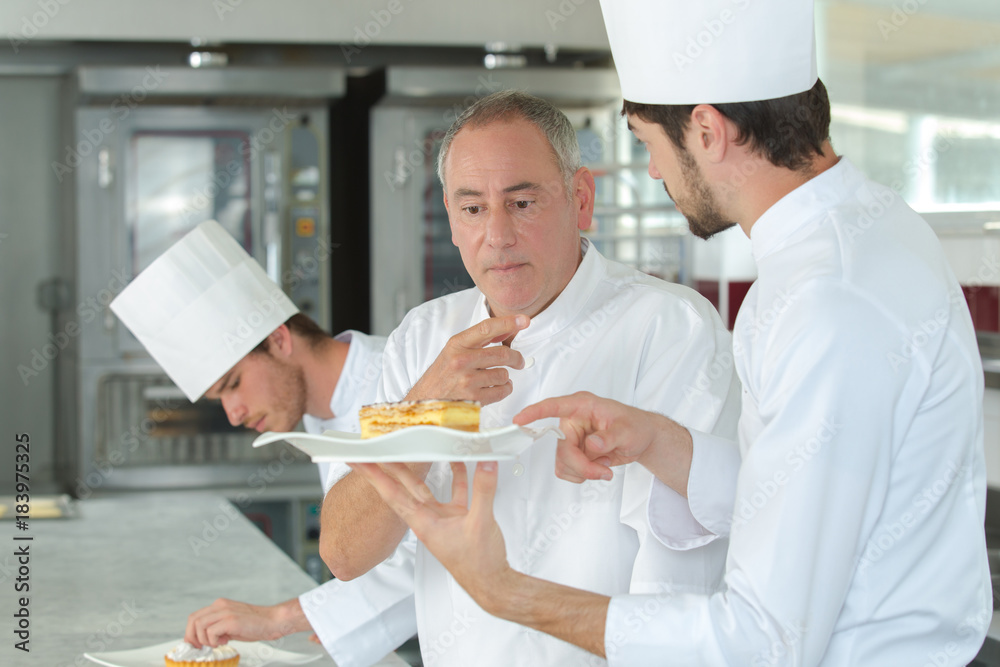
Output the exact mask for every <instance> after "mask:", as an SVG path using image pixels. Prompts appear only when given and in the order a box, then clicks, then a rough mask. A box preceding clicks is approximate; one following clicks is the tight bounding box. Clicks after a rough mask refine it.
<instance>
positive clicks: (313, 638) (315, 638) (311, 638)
mask: <svg viewBox="0 0 1000 667" xmlns="http://www.w3.org/2000/svg"><path fill="white" fill-rule="evenodd" d="M309 641H311V642H312V643H313V644H322V643H323V642H321V641H320V640H319V635H317V634H316V633H315V632H314V633H312V634H311V635H309Z"/></svg>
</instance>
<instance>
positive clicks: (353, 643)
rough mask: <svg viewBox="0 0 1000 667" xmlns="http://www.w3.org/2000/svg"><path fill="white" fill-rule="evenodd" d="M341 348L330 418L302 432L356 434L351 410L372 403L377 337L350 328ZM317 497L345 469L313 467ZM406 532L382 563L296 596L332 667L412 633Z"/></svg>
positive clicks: (361, 660) (355, 662) (376, 653)
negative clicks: (318, 488) (343, 350)
mask: <svg viewBox="0 0 1000 667" xmlns="http://www.w3.org/2000/svg"><path fill="white" fill-rule="evenodd" d="M334 338H335V339H336V340H339V341H342V342H345V343H349V344H350V347H348V348H347V357H346V358H345V360H344V368H343V369H342V370H341V373H340V378H339V379H338V380H337V386H336V388H335V389H334V391H333V396H331V397H330V411H331V412H333V415H334V416H333V418H332V419H326V420H322V419H319V418H318V417H314V416H312V415H305V416H304V417H303V418H302V422H303V425H304V426H305V429H306V431H308V432H309V433H322V432H323V431H328V430H335V431H348V432H352V433H357V432H358V431H360V426H359V423H358V410H359V409H360V408H361V406H363V405H367V404H369V403H374V402H375V395H376V391H377V389H378V379H379V375H381V372H382V351H383V349H384V348H385V338H384V337H380V336H369V335H366V334H363V333H360V332H358V331H345V332H343V333H341V334H339V335H337V336H335V337H334ZM319 466H320V480H321V481H322V482H323V493H324V494H325V493H326V492H327V491H329V490H330V487H332V486H333V485H334V484H336V483H337V481H339V480H340V478H341V477H343V476H344V475H346V474H347V473H348V472H350V468H348V467H347V465H346V464H343V463H338V464H334V465H332V466H331V465H330V464H325V463H320V464H319ZM415 545H416V540H415V539H414V537H413V534H412V533H407V535H406V538H404V540H403V542H402V543H401V544H400V546H399V547H398V548H397V550H396V552H395V553H394V554H393V555H392V556H390V557H389V558H388V559H386V560H385V561H384V562H382V563H381V564H379V565H378V566H376V567H375V568H373V569H372V570H370V571H369V572H367V573H366V574H364V575H362V576H360V577H358V578H356V579H352V580H351V581H339V580H337V579H333V580H330V581H328V582H326V583H325V584H323V585H322V586H319V587H317V588H314V589H312V590H310V591H307V592H305V593H303V594H302V595H300V596H299V603H300V604H301V605H302V611H303V612H305V615H306V618H307V619H308V620H309V624H310V625H311V626H312V628H313V630H314V631H315V632H316V634H317V636H319V639H320V641H321V642H322V643H323V648H325V649H326V650H327V652H328V653H329V654H330V655H331V656H332V657H333V659H334V660H336V661H337V664H338V665H339V667H365V666H367V665H371V664H373V663H375V662H378V661H379V660H381V659H382V658H383V657H385V655H386V654H387V653H389V652H390V651H393V650H394V649H396V648H397V647H398V646H399V645H400V644H402V643H403V642H405V641H406V640H407V639H409V638H410V637H412V636H413V635H414V634H416V631H417V619H416V610H415V608H414V606H413V551H414V547H415Z"/></svg>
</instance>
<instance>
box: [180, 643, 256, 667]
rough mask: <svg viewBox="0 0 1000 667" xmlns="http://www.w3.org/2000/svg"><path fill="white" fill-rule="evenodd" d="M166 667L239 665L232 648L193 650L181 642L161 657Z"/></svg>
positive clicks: (237, 655)
mask: <svg viewBox="0 0 1000 667" xmlns="http://www.w3.org/2000/svg"><path fill="white" fill-rule="evenodd" d="M163 660H164V662H165V663H166V667H236V666H237V665H238V664H240V654H239V653H237V652H236V649H234V648H233V647H232V646H229V645H228V644H223V645H222V646H216V647H215V648H212V647H211V646H202V647H201V648H195V647H193V646H191V645H190V644H188V643H187V642H181V643H180V644H178V645H177V646H175V647H173V648H172V649H170V653H167V654H166V655H165V656H163Z"/></svg>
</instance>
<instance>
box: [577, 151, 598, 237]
mask: <svg viewBox="0 0 1000 667" xmlns="http://www.w3.org/2000/svg"><path fill="white" fill-rule="evenodd" d="M596 191H597V186H596V185H595V184H594V175H593V174H592V173H591V172H590V170H589V169H587V168H586V167H580V168H579V169H577V170H576V173H575V174H573V208H574V210H575V212H576V227H577V229H579V230H581V231H582V230H585V229H590V226H591V225H592V224H593V222H594V196H595V193H596Z"/></svg>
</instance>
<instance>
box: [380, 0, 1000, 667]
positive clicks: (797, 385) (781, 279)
mask: <svg viewBox="0 0 1000 667" xmlns="http://www.w3.org/2000/svg"><path fill="white" fill-rule="evenodd" d="M603 9H604V15H605V21H606V23H607V27H608V36H609V38H610V40H611V46H612V50H613V52H614V56H615V62H616V64H617V67H618V70H619V75H620V77H621V82H622V91H623V93H624V96H625V98H626V100H627V101H626V103H625V109H624V110H625V113H626V114H627V116H628V121H629V124H630V126H631V127H632V129H633V131H634V133H635V135H636V137H637V138H638V139H639V141H641V142H643V143H644V144H645V145H646V147H647V148H648V150H649V154H650V164H649V173H650V176H652V177H653V178H656V179H662V180H663V183H664V186H665V187H666V188H668V190H669V192H670V193H671V195H672V196H673V198H674V201H675V202H676V204H677V206H678V208H679V209H680V210H681V211H682V212H683V213H684V214H685V215H686V216H687V217H688V219H689V220H690V222H691V228H692V230H693V231H695V232H696V233H698V234H699V235H702V236H708V235H710V234H712V233H714V232H717V231H719V230H721V229H724V228H726V227H728V226H732V225H734V224H738V225H739V226H740V227H741V228H742V229H743V231H744V232H746V233H747V235H748V236H750V239H751V243H752V248H753V254H754V257H755V259H756V261H757V266H758V270H759V278H758V279H757V281H756V283H755V284H754V286H753V287H752V289H751V291H750V293H749V295H748V296H747V299H746V301H744V303H743V305H742V307H741V309H740V312H739V316H738V318H737V320H736V329H735V333H734V336H735V339H734V354H735V359H736V367H737V370H738V372H739V376H740V379H741V380H742V383H743V388H744V389H743V413H742V416H741V419H740V428H739V440H738V445H739V452H740V453H741V454H742V461H741V462H740V461H738V459H737V456H736V455H735V451H734V448H733V444H734V443H732V442H727V441H726V440H724V439H721V438H717V437H713V436H710V435H707V434H704V433H701V432H699V431H698V430H696V429H692V428H690V425H689V424H688V425H687V428H685V427H683V426H680V425H679V424H678V423H677V422H675V421H672V420H670V419H667V418H665V417H662V416H660V415H654V414H650V413H647V412H643V411H641V410H636V409H634V408H630V407H627V406H624V405H621V404H619V403H615V402H614V401H607V400H602V399H598V398H596V397H593V396H589V395H578V396H573V397H569V398H561V399H554V400H549V401H545V402H542V403H541V404H539V405H536V406H532V407H529V408H528V409H526V410H525V411H524V412H522V413H521V414H520V415H519V416H518V417H517V418H516V420H515V421H517V422H518V423H526V422H529V421H531V420H533V419H536V418H540V417H561V418H562V422H561V423H562V425H563V427H564V429H565V430H566V431H567V434H568V435H569V438H568V442H567V446H565V447H563V448H561V449H560V454H563V455H564V456H562V457H561V465H562V469H563V470H565V475H566V476H567V478H570V479H583V478H590V477H600V476H602V475H605V474H606V473H607V471H608V470H609V468H608V467H607V466H610V465H617V464H622V463H629V462H631V461H636V460H638V461H641V462H643V464H644V465H645V466H646V467H647V468H648V469H650V470H651V471H653V472H654V473H655V474H656V476H657V478H658V479H657V481H656V482H655V485H654V488H653V491H652V493H651V496H650V501H649V506H648V515H647V516H648V518H649V521H650V524H649V529H650V530H651V531H652V534H653V535H655V536H656V538H657V539H659V540H661V541H662V542H663V544H665V545H667V546H670V547H672V548H676V547H678V546H683V545H684V543H685V540H686V539H688V536H689V535H690V534H691V527H690V525H689V524H688V523H686V522H685V523H679V522H678V521H677V517H678V516H680V515H679V514H677V513H676V511H675V508H676V506H677V500H678V498H679V497H681V496H683V495H685V494H686V497H687V502H686V504H687V507H688V509H689V514H690V515H693V516H694V517H696V518H697V521H698V522H699V523H700V524H701V525H702V526H703V527H704V528H705V531H706V532H713V533H715V534H717V535H720V536H721V535H724V534H729V536H730V546H729V556H728V560H727V564H726V575H725V587H724V590H722V591H720V592H718V593H715V594H712V595H699V594H694V595H673V596H651V595H644V596H627V595H615V596H612V597H611V598H610V599H609V598H608V597H605V596H599V595H593V594H587V593H584V592H583V591H573V590H567V589H566V588H564V587H561V586H558V585H556V584H553V583H549V582H543V581H540V580H538V579H532V578H530V577H527V576H525V575H523V574H520V573H518V572H514V571H513V570H514V569H517V564H516V563H510V564H508V563H507V562H506V561H505V560H504V558H503V552H502V550H501V549H499V548H498V546H497V543H498V542H499V541H500V538H499V537H498V533H497V532H496V530H495V527H496V524H495V523H494V522H493V521H492V519H491V515H490V505H491V502H492V500H493V485H494V484H495V483H496V475H495V473H491V474H483V473H477V479H476V483H475V486H474V491H473V499H472V503H471V509H467V508H466V507H465V503H464V502H456V503H453V504H451V505H448V506H442V505H439V504H436V503H433V502H424V501H423V497H422V496H420V495H419V491H420V487H419V485H418V484H416V481H415V480H414V479H413V478H412V476H409V475H406V474H405V473H406V471H402V473H401V477H402V479H403V481H404V482H405V484H406V487H403V486H401V485H399V484H396V483H395V482H394V481H393V480H391V479H389V478H388V477H386V476H385V475H384V474H380V473H379V471H377V470H369V471H367V472H368V473H369V474H370V475H371V476H372V479H373V481H375V483H376V484H377V485H378V488H379V489H380V490H381V491H382V492H383V494H384V495H385V496H386V497H387V498H390V499H391V501H392V502H393V505H394V506H395V507H397V508H398V510H399V511H401V512H403V514H404V516H406V517H407V518H408V520H409V521H410V523H411V525H412V526H413V527H414V530H415V532H416V533H417V536H418V537H419V538H420V539H421V540H423V541H424V542H425V543H426V544H427V545H428V546H429V547H430V550H431V552H432V553H434V554H435V555H436V556H437V557H438V558H439V559H441V561H442V562H443V563H444V565H446V566H447V567H449V568H450V570H451V572H452V573H453V574H454V575H455V577H456V579H457V580H458V582H459V583H460V584H461V585H463V586H464V587H465V588H466V590H468V591H470V592H472V593H473V597H474V598H475V599H477V600H480V601H481V602H484V604H486V605H489V608H491V609H492V610H493V611H494V613H497V614H498V615H500V616H501V617H503V618H507V619H510V620H513V621H517V622H521V623H525V624H527V625H530V626H533V627H536V628H539V629H543V630H546V631H548V632H551V633H553V634H555V635H556V636H558V637H561V638H563V639H565V640H567V641H570V642H573V643H575V644H577V645H580V646H585V647H588V648H590V649H591V650H592V651H594V652H596V653H598V654H607V656H608V658H609V662H610V663H611V664H617V665H629V666H633V665H653V664H656V665H660V664H665V663H667V662H669V663H670V664H683V665H751V666H754V665H830V666H833V665H852V666H871V667H875V666H879V667H881V666H883V665H935V666H937V665H942V666H943V665H965V664H967V663H968V662H969V661H970V660H971V659H972V658H973V656H975V655H976V652H977V651H978V649H979V647H980V644H981V643H982V640H983V637H984V634H985V632H986V629H987V626H988V625H989V622H990V618H991V615H992V605H991V587H990V577H989V572H988V569H987V561H986V545H985V540H984V534H983V520H984V505H985V486H986V485H985V474H984V463H983V431H982V413H981V405H982V391H983V375H982V368H981V364H980V360H979V352H978V348H977V345H976V338H975V335H974V332H973V327H972V322H971V319H970V317H969V312H968V309H967V307H966V304H965V301H964V298H963V295H962V291H961V288H960V286H959V285H958V283H957V282H956V280H955V278H954V276H953V275H952V272H951V271H950V270H949V268H948V265H947V262H946V261H945V257H944V255H943V253H942V250H941V247H940V245H939V243H938V241H937V239H936V238H935V235H934V233H933V232H932V231H931V229H930V228H929V227H928V225H927V224H926V223H925V222H924V221H923V220H922V219H921V218H920V217H919V216H918V215H916V214H915V213H914V212H913V211H912V210H911V209H910V208H909V207H908V206H907V205H906V204H905V202H903V201H902V200H901V199H900V198H899V197H898V196H897V195H896V194H895V193H894V192H893V191H892V190H890V189H888V188H885V187H882V186H880V185H878V184H875V183H873V182H871V181H869V180H867V179H866V178H865V177H864V175H863V174H861V173H860V172H859V171H858V170H857V169H856V168H855V167H854V166H853V165H852V164H851V163H850V162H849V161H848V160H847V159H846V158H842V157H838V156H837V155H835V154H834V152H833V148H832V147H831V145H830V142H829V140H828V129H829V101H828V99H827V96H826V91H825V88H824V87H823V84H822V83H821V82H820V81H819V80H818V79H817V77H816V70H815V57H814V51H813V49H814V47H813V24H812V6H811V3H807V2H800V1H798V0H796V1H795V2H781V3H755V4H752V5H751V4H749V3H743V4H741V3H730V2H728V1H725V2H721V1H712V2H699V3H681V2H662V1H661V0H657V1H655V2H653V1H651V0H633V1H628V2H625V1H614V0H606V1H605V2H603ZM710 30H714V32H711V31H710ZM704 31H709V32H705V34H708V35H709V36H710V37H712V40H711V41H712V43H711V44H710V45H705V46H704V47H702V48H701V49H700V50H697V49H691V50H687V48H688V45H690V44H692V43H695V44H696V45H697V42H695V41H694V40H695V39H701V38H700V37H699V35H701V34H702V32H704ZM667 414H669V412H668V413H667ZM679 459H682V463H680V464H679V467H680V469H682V470H684V471H685V472H686V473H687V474H685V475H683V476H682V477H681V479H680V483H678V476H677V474H676V473H677V470H676V466H678V463H677V461H678V460H679ZM727 468H738V474H737V481H736V484H735V485H733V484H731V483H730V482H729V481H728V480H729V478H727V476H726V475H720V473H719V471H720V470H722V469H727ZM497 495H498V497H499V494H497ZM463 500H464V499H463ZM496 504H497V512H498V513H499V511H500V510H499V507H500V505H501V503H500V502H499V500H498V502H497V503H496ZM464 536H468V537H464ZM709 539H711V536H709ZM470 565H471V566H472V567H470ZM512 568H513V569H512ZM570 618H572V619H576V622H575V623H573V624H570V623H567V622H566V619H570Z"/></svg>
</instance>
